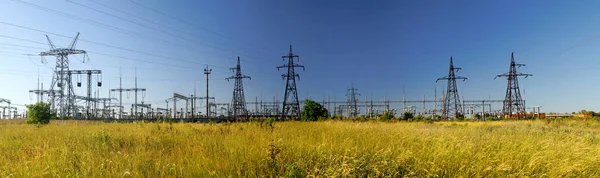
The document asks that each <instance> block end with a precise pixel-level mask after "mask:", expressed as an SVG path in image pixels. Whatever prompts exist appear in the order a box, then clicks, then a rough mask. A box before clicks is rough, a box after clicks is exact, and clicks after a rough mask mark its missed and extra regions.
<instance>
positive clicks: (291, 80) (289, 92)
mask: <svg viewBox="0 0 600 178" xmlns="http://www.w3.org/2000/svg"><path fill="white" fill-rule="evenodd" d="M281 58H282V59H283V60H286V59H287V60H288V63H287V64H285V65H282V66H278V67H277V70H279V69H280V68H287V69H288V71H287V74H281V77H283V78H284V79H286V84H285V95H284V96H283V109H282V111H281V119H285V118H287V117H290V118H292V119H294V117H295V119H300V103H299V102H298V88H297V87H296V78H298V80H300V75H298V74H296V71H294V68H296V67H301V68H302V70H304V66H302V65H299V64H294V58H295V59H296V61H300V56H298V55H295V54H294V53H292V45H290V53H289V54H288V55H287V56H282V57H281Z"/></svg>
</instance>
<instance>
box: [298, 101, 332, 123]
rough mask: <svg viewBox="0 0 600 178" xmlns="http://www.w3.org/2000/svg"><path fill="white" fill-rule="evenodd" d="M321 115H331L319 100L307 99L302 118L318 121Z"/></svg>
mask: <svg viewBox="0 0 600 178" xmlns="http://www.w3.org/2000/svg"><path fill="white" fill-rule="evenodd" d="M319 117H329V112H328V111H327V109H325V107H323V106H322V105H321V104H319V103H317V102H314V101H312V100H306V101H305V102H304V107H303V108H302V116H301V120H303V121H317V120H318V119H319Z"/></svg>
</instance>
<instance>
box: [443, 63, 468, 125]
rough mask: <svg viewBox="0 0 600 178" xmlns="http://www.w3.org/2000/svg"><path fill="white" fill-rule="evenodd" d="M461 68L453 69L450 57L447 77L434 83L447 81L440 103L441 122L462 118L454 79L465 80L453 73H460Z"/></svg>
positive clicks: (461, 109) (461, 108)
mask: <svg viewBox="0 0 600 178" xmlns="http://www.w3.org/2000/svg"><path fill="white" fill-rule="evenodd" d="M460 70H461V68H458V67H454V64H453V63H452V57H450V68H449V70H448V76H445V77H442V78H438V79H437V80H436V81H435V82H438V81H440V80H448V88H447V90H446V96H445V97H444V99H443V102H442V120H448V119H458V118H459V117H464V116H463V107H462V104H461V103H460V97H459V96H458V88H457V87H456V79H459V80H463V81H465V80H467V78H466V77H461V76H456V75H455V74H454V73H455V72H458V71H460Z"/></svg>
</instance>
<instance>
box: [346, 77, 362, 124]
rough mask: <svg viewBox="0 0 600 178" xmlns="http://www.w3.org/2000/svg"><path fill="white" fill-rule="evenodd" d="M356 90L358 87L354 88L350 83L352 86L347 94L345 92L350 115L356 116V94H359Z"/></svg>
mask: <svg viewBox="0 0 600 178" xmlns="http://www.w3.org/2000/svg"><path fill="white" fill-rule="evenodd" d="M357 91H358V89H356V88H354V84H352V87H351V88H349V89H348V94H346V97H348V107H349V109H348V112H349V116H350V117H356V116H357V115H358V107H357V103H358V97H357V95H359V96H360V94H359V93H357Z"/></svg>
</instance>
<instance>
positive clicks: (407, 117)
mask: <svg viewBox="0 0 600 178" xmlns="http://www.w3.org/2000/svg"><path fill="white" fill-rule="evenodd" d="M413 117H415V115H414V114H413V113H411V112H404V113H403V114H402V118H400V120H405V121H407V120H410V119H412V118H413Z"/></svg>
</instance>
